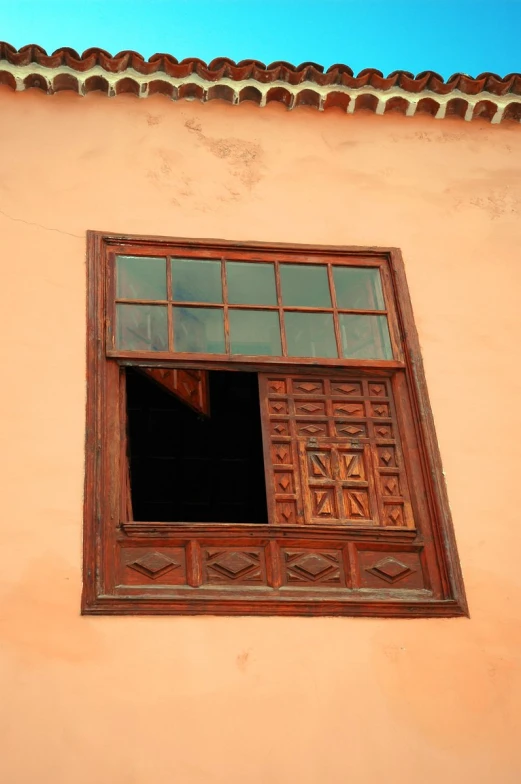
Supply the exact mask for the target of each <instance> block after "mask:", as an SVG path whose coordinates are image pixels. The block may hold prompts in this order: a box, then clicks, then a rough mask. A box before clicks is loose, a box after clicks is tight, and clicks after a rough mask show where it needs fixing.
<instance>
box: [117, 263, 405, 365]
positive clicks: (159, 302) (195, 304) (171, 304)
mask: <svg viewBox="0 0 521 784" xmlns="http://www.w3.org/2000/svg"><path fill="white" fill-rule="evenodd" d="M157 258H164V259H165V261H166V284H167V299H154V300H150V299H129V298H125V297H118V296H117V294H116V296H115V304H116V305H148V306H166V307H167V309H168V319H167V323H168V351H169V353H172V354H175V353H179V352H177V350H176V346H175V337H174V335H175V314H174V308H175V307H183V308H211V309H216V310H221V311H222V312H223V316H224V342H225V352H226V353H225V354H224V355H222V354H215V356H216V357H218V356H230V355H231V341H230V320H229V312H230V310H246V311H254V310H256V311H271V312H274V311H276V312H278V314H279V327H280V337H281V346H282V354H281V355H280V356H282V357H294V356H296V355H294V354H288V346H287V332H286V325H285V313H311V314H313V313H317V314H319V313H330V314H332V316H333V328H334V337H335V344H336V351H337V355H338V356H337V358H338V359H349V358H350V357H349V356H346V357H345V356H344V350H343V345H342V333H341V326H340V320H339V316H340V315H359V316H383V317H385V318H386V322H387V327H388V328H389V326H390V325H389V313H388V309H387V306H386V293H385V290H384V286H383V280H382V278H381V272H380V267H379V265H374V266H369V267H368V266H367V265H364V267H362V268H364V269H368V268H369V269H375V270H378V274H379V279H380V284H381V286H382V293H383V300H384V305H385V307H384V308H383V309H381V310H379V309H377V308H341V307H338V305H337V296H336V287H335V282H334V274H333V268H334V267H335V266H338V267H340V266H341V267H343V268H351V269H352V268H359V267H358V265H357V264H356V263H353V264H350V265H346V264H334V263H332V262H331V261H328V262H320V260H318V259H317V261H316V262H314V264H313V266H320V267H325V268H326V272H327V281H328V288H329V295H330V299H331V307H322V306H321V307H313V306H305V305H285V304H284V302H283V293H282V284H281V274H280V265H281V264H288V262H287V261H286V260H284V261H279V260H277V259H273V260H269V261H262V262H259V263H265V264H271V265H273V268H274V275H275V288H276V296H277V304H276V305H261V304H239V303H233V304H230V303H229V302H228V276H227V270H226V262H227V261H234V259H227V258H226V257H224V256H223V257H221V258H220V259H218V258H214V259H204V261H210V262H212V263H215V264H220V265H221V286H222V300H223V301H222V302H204V301H200V300H178V299H174V297H173V280H172V260H173V259H183V260H184V259H185V258H186V260H187V261H190V260H192V258H191V257H185V256H172V255H167V256H162V257H157ZM194 260H201V261H202V260H203V259H194ZM250 263H252V264H255V261H252V262H250ZM290 263H291V262H290ZM127 350H129V349H127ZM391 351H392V355H391V356H390V357H385V358H384V359H385V360H388V361H392V360H393V359H394V358H395V356H394V350H393V349H392V343H391ZM193 353H194V355H196V354H197V353H203V352H193ZM235 356H238V355H235ZM259 356H262V355H259ZM277 356H279V355H277ZM317 358H319V357H318V356H317ZM371 358H372V357H368V359H371ZM375 359H376V357H375Z"/></svg>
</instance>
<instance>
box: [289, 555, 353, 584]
mask: <svg viewBox="0 0 521 784" xmlns="http://www.w3.org/2000/svg"><path fill="white" fill-rule="evenodd" d="M284 564H285V570H286V575H285V576H286V582H287V584H288V585H291V584H299V583H300V584H303V583H304V584H306V583H307V584H308V585H309V584H310V583H311V584H315V585H317V584H321V583H322V584H327V585H331V584H333V585H338V586H343V585H345V579H344V574H343V568H342V557H341V553H339V552H338V551H327V552H326V551H320V552H319V551H316V550H307V551H306V550H304V551H301V550H300V551H294V550H286V551H285V552H284Z"/></svg>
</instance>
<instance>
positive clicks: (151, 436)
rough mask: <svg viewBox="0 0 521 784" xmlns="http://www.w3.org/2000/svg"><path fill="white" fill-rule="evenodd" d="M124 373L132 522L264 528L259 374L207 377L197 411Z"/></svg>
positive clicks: (139, 376) (138, 375)
mask: <svg viewBox="0 0 521 784" xmlns="http://www.w3.org/2000/svg"><path fill="white" fill-rule="evenodd" d="M154 372H155V371H154ZM126 373H127V384H126V387H127V417H128V420H127V421H128V458H129V466H130V472H129V473H130V488H131V498H132V516H133V518H134V520H137V521H150V522H152V521H153V522H186V523H198V522H199V523H260V524H262V523H264V524H265V523H267V522H268V515H267V507H266V486H265V478H264V473H265V472H264V460H263V448H262V432H261V420H260V406H259V389H258V377H257V374H256V373H246V372H232V371H210V372H208V374H207V376H206V374H205V376H206V378H205V382H206V381H207V383H208V390H207V400H208V405H207V406H206V408H207V413H201V410H197V407H194V406H193V405H189V402H185V401H184V400H182V399H181V398H180V397H179V395H177V394H175V393H173V392H172V391H171V390H169V389H168V385H165V384H164V383H158V378H156V379H155V380H154V378H153V377H150V375H145V373H146V371H145V373H144V372H142V371H139V370H136V369H133V368H128V369H127V371H126Z"/></svg>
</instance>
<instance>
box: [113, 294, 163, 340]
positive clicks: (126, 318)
mask: <svg viewBox="0 0 521 784" xmlns="http://www.w3.org/2000/svg"><path fill="white" fill-rule="evenodd" d="M116 311H117V312H116V319H117V329H116V345H117V347H118V348H122V349H128V350H130V351H168V314H167V307H166V305H116Z"/></svg>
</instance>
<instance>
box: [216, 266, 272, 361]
mask: <svg viewBox="0 0 521 784" xmlns="http://www.w3.org/2000/svg"><path fill="white" fill-rule="evenodd" d="M226 276H227V280H228V302H231V303H232V304H233V305H276V304H277V291H276V288H275V270H274V267H273V264H249V263H247V262H242V261H227V262H226ZM241 353H242V352H241Z"/></svg>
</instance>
